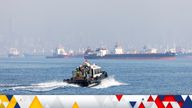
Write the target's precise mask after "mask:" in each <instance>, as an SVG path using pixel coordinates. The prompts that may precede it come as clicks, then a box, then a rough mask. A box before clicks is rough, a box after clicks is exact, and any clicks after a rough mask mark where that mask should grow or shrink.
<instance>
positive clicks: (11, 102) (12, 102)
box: [7, 96, 17, 108]
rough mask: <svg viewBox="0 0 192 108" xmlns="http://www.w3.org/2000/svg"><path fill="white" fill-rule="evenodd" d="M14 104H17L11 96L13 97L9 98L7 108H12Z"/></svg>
mask: <svg viewBox="0 0 192 108" xmlns="http://www.w3.org/2000/svg"><path fill="white" fill-rule="evenodd" d="M16 103H17V101H16V99H15V97H14V96H13V97H12V98H11V101H10V102H9V104H8V106H7V108H14V107H15V105H16Z"/></svg>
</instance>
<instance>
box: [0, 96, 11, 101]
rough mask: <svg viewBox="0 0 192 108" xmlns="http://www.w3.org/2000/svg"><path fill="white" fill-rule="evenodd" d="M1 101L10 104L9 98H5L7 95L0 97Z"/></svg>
mask: <svg viewBox="0 0 192 108" xmlns="http://www.w3.org/2000/svg"><path fill="white" fill-rule="evenodd" d="M0 100H1V102H9V100H8V98H7V96H5V95H0Z"/></svg>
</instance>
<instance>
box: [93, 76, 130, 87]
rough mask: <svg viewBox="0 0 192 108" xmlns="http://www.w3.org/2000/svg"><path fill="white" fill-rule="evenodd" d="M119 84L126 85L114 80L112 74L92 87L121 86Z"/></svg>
mask: <svg viewBox="0 0 192 108" xmlns="http://www.w3.org/2000/svg"><path fill="white" fill-rule="evenodd" d="M121 85H127V84H126V83H122V82H119V81H117V80H115V78H114V76H109V77H108V78H106V79H103V80H102V81H101V83H100V84H99V85H97V86H95V87H92V88H96V89H102V88H109V87H113V86H121Z"/></svg>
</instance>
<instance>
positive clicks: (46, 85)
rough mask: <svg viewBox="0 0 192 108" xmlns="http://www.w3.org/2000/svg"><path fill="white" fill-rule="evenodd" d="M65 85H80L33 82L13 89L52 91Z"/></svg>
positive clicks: (57, 82)
mask: <svg viewBox="0 0 192 108" xmlns="http://www.w3.org/2000/svg"><path fill="white" fill-rule="evenodd" d="M64 87H79V86H78V85H73V84H68V83H65V82H61V81H60V82H59V81H52V82H45V83H38V84H31V85H29V86H16V87H12V90H27V91H51V90H54V89H57V88H64Z"/></svg>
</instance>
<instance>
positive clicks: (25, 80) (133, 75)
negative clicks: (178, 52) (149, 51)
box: [0, 58, 192, 94]
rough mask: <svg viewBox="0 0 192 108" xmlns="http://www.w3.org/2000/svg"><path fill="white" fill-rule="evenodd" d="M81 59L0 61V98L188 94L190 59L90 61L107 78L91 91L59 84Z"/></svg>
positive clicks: (191, 71)
mask: <svg viewBox="0 0 192 108" xmlns="http://www.w3.org/2000/svg"><path fill="white" fill-rule="evenodd" d="M83 61H84V60H83V59H81V58H66V59H46V58H0V93H3V94H119V93H122V94H192V59H176V60H90V62H92V63H96V64H98V65H100V66H101V67H103V70H105V71H107V72H108V75H109V78H107V79H105V80H103V81H102V82H101V84H100V85H98V86H95V87H92V88H91V87H79V86H77V85H73V84H67V83H64V82H62V81H63V79H66V78H70V77H71V71H72V70H74V69H75V68H76V67H77V66H79V65H80V64H81V63H82V62H83Z"/></svg>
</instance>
